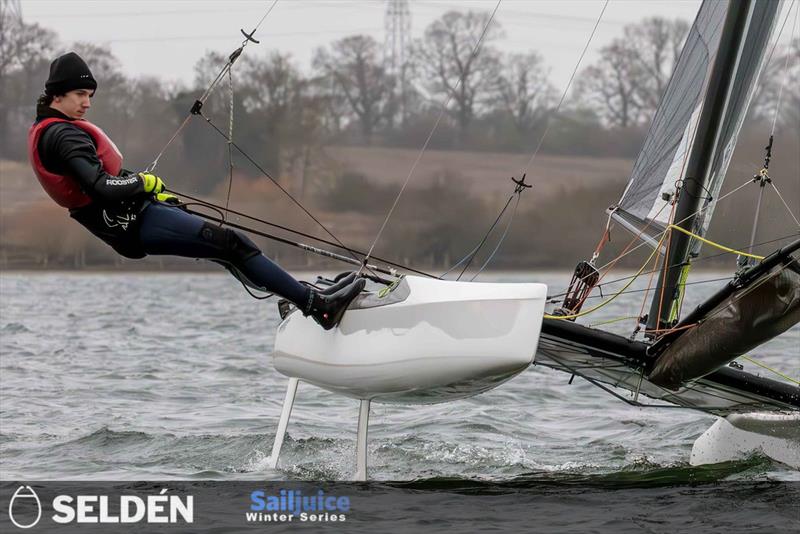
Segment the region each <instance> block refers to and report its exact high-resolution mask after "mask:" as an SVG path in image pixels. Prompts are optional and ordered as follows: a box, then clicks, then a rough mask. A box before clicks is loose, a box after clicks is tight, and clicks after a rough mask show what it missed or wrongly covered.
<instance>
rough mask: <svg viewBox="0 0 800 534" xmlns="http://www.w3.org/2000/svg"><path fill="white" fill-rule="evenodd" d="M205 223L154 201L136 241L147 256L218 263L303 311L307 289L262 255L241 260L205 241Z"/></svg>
mask: <svg viewBox="0 0 800 534" xmlns="http://www.w3.org/2000/svg"><path fill="white" fill-rule="evenodd" d="M204 223H205V221H204V220H203V219H202V218H200V217H198V216H197V215H192V214H190V213H186V212H185V211H184V210H182V209H181V208H179V207H177V206H170V205H168V204H163V203H160V202H153V203H151V204H150V205H149V206H148V207H147V208H145V210H144V211H143V212H142V213H141V214H140V215H139V239H140V242H141V245H142V247H143V249H144V252H145V253H147V254H148V255H153V256H157V255H168V256H182V257H185V258H200V259H206V260H212V261H217V262H219V263H222V264H223V265H225V267H227V268H228V269H229V270H235V271H233V274H234V276H237V277H238V278H240V279H241V277H242V276H243V277H244V278H245V279H246V280H243V281H247V282H249V283H250V284H251V285H254V286H255V287H258V288H260V289H264V290H266V291H269V292H270V293H275V294H277V295H280V296H281V297H283V298H286V299H288V300H290V301H292V302H293V303H294V304H296V305H297V306H298V307H299V308H300V309H303V308H305V306H306V303H307V302H308V298H309V291H310V290H309V288H308V287H306V286H304V285H303V284H301V283H300V282H298V281H297V280H295V279H294V278H292V276H291V275H289V273H287V272H286V271H284V270H283V269H282V268H281V267H279V266H278V265H277V264H275V263H273V262H272V261H270V260H269V259H268V258H266V257H265V256H264V255H263V254H261V253H258V254H255V255H252V256H251V257H249V258H246V259H244V258H242V256H241V254H237V253H235V252H234V251H232V250H231V249H230V247H226V246H223V244H221V243H219V242H214V241H209V240H208V239H204V238H203V236H202V235H201V231H202V229H203V225H204ZM237 235H238V237H239V239H241V240H243V242H244V243H247V244H248V245H250V246H252V247H253V248H254V249H256V250H258V249H257V247H256V246H255V244H254V243H253V242H252V241H251V240H250V239H249V238H248V237H247V236H245V235H244V234H241V233H238V232H237ZM236 271H238V272H236Z"/></svg>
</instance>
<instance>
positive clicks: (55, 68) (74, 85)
mask: <svg viewBox="0 0 800 534" xmlns="http://www.w3.org/2000/svg"><path fill="white" fill-rule="evenodd" d="M75 89H91V90H92V91H94V90H95V89H97V81H96V80H95V79H94V76H92V71H90V70H89V66H88V65H87V64H86V62H85V61H84V60H83V59H81V56H79V55H78V54H76V53H75V52H70V53H69V54H64V55H63V56H61V57H58V58H56V59H55V61H53V62H52V63H51V64H50V77H49V78H47V82H46V83H45V84H44V92H45V94H47V95H50V96H55V95H63V94H66V93H68V92H69V91H73V90H75Z"/></svg>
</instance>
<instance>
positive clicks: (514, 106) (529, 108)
mask: <svg viewBox="0 0 800 534" xmlns="http://www.w3.org/2000/svg"><path fill="white" fill-rule="evenodd" d="M502 65H503V66H502V72H501V74H500V75H499V77H498V78H497V85H496V92H497V96H496V98H497V103H498V104H499V106H500V108H501V109H502V110H503V111H505V113H507V114H508V116H509V117H511V120H512V121H513V123H514V127H515V128H516V129H517V132H518V133H520V134H526V133H528V132H530V131H531V130H532V129H533V128H534V126H535V125H536V124H537V123H539V122H540V121H542V120H544V118H545V117H546V115H547V113H548V109H549V106H550V104H551V100H552V95H553V87H552V85H550V82H549V81H548V78H547V75H548V71H547V69H546V68H545V66H544V61H543V60H542V57H541V56H540V55H539V54H537V53H535V52H531V53H528V54H512V55H509V56H507V57H506V58H504V61H503V63H502Z"/></svg>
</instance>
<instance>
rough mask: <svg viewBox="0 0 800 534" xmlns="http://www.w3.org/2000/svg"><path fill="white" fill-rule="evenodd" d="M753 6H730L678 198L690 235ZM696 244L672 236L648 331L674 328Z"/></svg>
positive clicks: (678, 215) (678, 213) (743, 0)
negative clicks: (693, 245) (692, 252)
mask: <svg viewBox="0 0 800 534" xmlns="http://www.w3.org/2000/svg"><path fill="white" fill-rule="evenodd" d="M753 3H754V0H739V1H734V0H731V1H730V2H729V4H728V11H727V14H726V16H725V22H724V26H723V29H722V35H721V37H720V44H719V48H718V53H717V57H716V59H715V60H714V66H713V70H712V72H711V75H710V77H709V80H708V87H707V89H706V94H705V98H704V105H703V109H702V111H701V114H700V118H699V121H698V124H697V132H696V135H695V137H694V141H693V144H692V147H691V151H690V153H689V160H688V164H687V166H686V173H685V175H684V178H683V185H682V187H681V189H680V190H679V191H678V193H677V205H676V206H675V216H674V218H673V220H674V221H675V224H676V225H677V226H680V227H681V228H684V229H686V230H688V231H690V232H692V231H694V226H695V217H696V215H695V214H696V212H697V211H698V210H699V209H700V207H701V205H702V203H703V202H704V201H706V200H707V197H708V193H707V190H706V188H705V184H706V181H707V180H708V174H709V170H710V167H711V163H712V161H713V159H714V146H715V142H716V139H717V137H718V135H719V131H720V128H721V126H722V123H723V120H724V117H725V107H726V105H727V103H728V98H729V95H730V89H731V84H732V81H733V79H734V77H735V74H736V72H735V71H736V68H737V63H738V59H739V56H740V54H741V48H742V45H743V43H744V39H745V29H746V26H747V24H748V21H749V18H750V16H751V13H752V10H753ZM690 245H691V238H690V237H689V236H688V235H685V234H683V233H681V232H673V233H672V236H671V238H670V241H669V247H668V249H667V253H666V255H665V256H664V258H663V259H662V266H661V274H660V276H659V277H658V284H657V286H656V291H655V294H654V295H653V302H652V304H651V306H650V313H649V314H648V319H647V330H651V331H652V330H656V329H660V328H664V327H668V326H669V324H670V323H671V321H672V320H673V319H674V317H675V313H676V312H675V310H676V309H677V305H678V303H679V301H680V298H681V291H682V282H681V278H682V277H683V275H684V274H686V273H688V268H689V260H690V258H689V253H690ZM662 294H663V302H662V298H661V297H662Z"/></svg>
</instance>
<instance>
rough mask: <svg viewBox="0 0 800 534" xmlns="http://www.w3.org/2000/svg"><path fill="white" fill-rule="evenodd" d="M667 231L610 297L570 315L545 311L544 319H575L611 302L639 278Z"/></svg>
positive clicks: (659, 246)
mask: <svg viewBox="0 0 800 534" xmlns="http://www.w3.org/2000/svg"><path fill="white" fill-rule="evenodd" d="M667 233H668V232H664V233H663V234H661V240H660V241H659V242H658V245H656V247H655V248H654V249H653V252H651V253H650V255H649V256H648V257H647V259H646V260H645V261H644V263H643V264H642V266H641V268H640V269H639V271H637V273H636V274H635V275H633V276H631V279H630V281H629V282H628V283H627V284H625V285H624V286H622V289H620V290H619V291H617V292H616V293H615V294H614V295H612V296H611V298H610V299H608V300H606V301H604V302H601V303H600V304H598V305H597V306H595V307H594V308H589V309H588V310H586V311H583V312H580V313H574V314H572V315H550V314H547V313H545V314H544V318H545V319H557V320H559V321H564V320H569V319H576V318H578V317H583V316H584V315H589V314H590V313H592V312H593V311H596V310H599V309H600V308H602V307H603V306H605V305H606V304H608V303H609V302H611V301H612V300H614V299H615V298H617V297H618V296H620V295H621V294H622V293H624V292H625V290H626V289H628V288H629V287H630V286H631V284H633V282H634V281H635V280H636V279H637V278H639V275H640V274H642V271H644V269H645V267H647V264H648V263H650V260H652V259H653V256H655V254H656V252H658V250H659V249H660V248H661V243H663V242H664V236H666V235H667Z"/></svg>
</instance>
